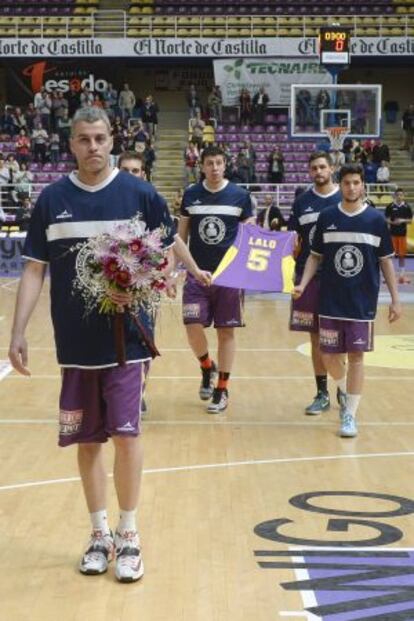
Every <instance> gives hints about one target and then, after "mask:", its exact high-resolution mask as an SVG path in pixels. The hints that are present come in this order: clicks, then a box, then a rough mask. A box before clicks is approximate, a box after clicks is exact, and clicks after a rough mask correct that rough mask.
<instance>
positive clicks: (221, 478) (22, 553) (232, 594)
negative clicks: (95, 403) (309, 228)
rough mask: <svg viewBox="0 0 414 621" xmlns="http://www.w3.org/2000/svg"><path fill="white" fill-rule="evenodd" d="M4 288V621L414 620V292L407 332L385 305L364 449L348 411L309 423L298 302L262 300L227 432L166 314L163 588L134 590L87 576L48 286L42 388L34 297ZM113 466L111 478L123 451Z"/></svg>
mask: <svg viewBox="0 0 414 621" xmlns="http://www.w3.org/2000/svg"><path fill="white" fill-rule="evenodd" d="M0 284H1V288H0V308H1V312H0V359H1V370H0V376H1V379H2V381H1V382H0V403H1V415H0V464H1V468H0V559H1V563H0V598H1V607H0V619H1V620H2V621H56V620H59V621H97V620H100V621H130V620H132V619H142V621H165V620H167V619H168V620H170V621H230V620H231V621H271V620H277V619H283V618H290V619H298V620H299V619H324V620H327V621H337V620H340V621H346V620H348V619H349V620H351V619H359V620H362V619H370V620H373V619H375V620H378V619H381V620H386V619H389V620H395V619H413V618H414V601H413V600H414V578H413V575H414V564H413V560H412V559H413V558H414V526H413V520H414V515H413V514H414V486H413V480H414V439H413V436H414V414H413V411H414V410H413V401H412V399H413V395H414V390H413V388H414V374H413V371H414V335H413V325H414V305H413V304H412V303H411V302H412V297H413V296H412V293H411V294H410V292H409V291H408V292H407V293H406V294H405V295H404V298H405V300H406V304H405V307H404V316H403V318H402V319H401V320H400V321H399V322H397V323H395V324H393V325H389V324H388V322H387V305H386V296H384V295H382V296H381V300H382V301H383V302H385V304H384V303H381V305H380V308H379V314H378V319H377V322H376V352H375V353H373V354H370V355H369V356H367V360H366V363H367V366H366V385H365V389H364V395H363V399H362V402H361V407H360V415H359V435H358V437H357V438H355V439H341V438H339V437H338V436H337V427H338V409H337V406H336V404H335V403H333V404H332V406H331V410H330V411H329V412H328V413H326V414H324V415H322V416H317V417H306V416H304V414H303V408H304V406H305V405H306V404H307V403H308V402H309V401H310V400H311V399H312V397H313V394H314V385H313V379H312V373H311V364H310V358H309V348H308V344H307V335H303V336H301V335H300V334H297V333H296V334H294V333H291V332H289V331H288V330H287V322H288V311H289V301H288V298H287V297H284V296H276V297H275V296H273V297H272V296H271V297H264V296H249V297H248V299H247V302H246V323H247V327H246V328H244V329H241V330H239V332H238V353H237V358H236V364H235V369H234V373H233V377H232V380H231V387H230V399H231V401H230V406H229V408H228V410H227V411H226V412H225V413H223V414H220V415H216V416H214V415H209V414H207V413H206V411H205V404H203V403H202V402H201V401H199V399H198V384H199V373H198V367H197V364H196V361H195V360H194V359H193V358H192V355H191V353H190V351H189V350H188V347H187V343H186V339H185V334H184V330H183V327H182V325H181V320H180V304H179V301H169V300H166V301H165V302H164V303H163V304H162V309H161V313H160V319H159V325H158V338H157V344H158V346H159V348H160V349H161V352H162V356H161V358H159V359H157V360H156V361H155V362H154V363H153V365H152V370H151V377H150V381H149V385H148V390H147V401H148V406H149V413H148V414H147V415H146V419H145V424H144V445H145V473H144V477H143V486H142V495H141V502H140V507H139V527H140V533H141V538H142V542H143V555H144V563H145V570H146V573H145V576H144V578H143V579H142V580H141V581H140V582H138V583H135V584H130V585H128V584H127V585H125V584H119V583H117V582H116V581H115V578H114V575H113V568H112V567H111V568H110V570H109V571H108V573H107V574H106V575H104V576H97V577H86V576H82V575H81V574H80V573H79V572H78V570H77V563H78V560H79V555H80V553H81V551H82V549H83V546H84V545H85V543H86V541H87V538H88V534H89V520H88V515H87V512H86V508H85V505H84V499H83V495H82V490H81V484H80V481H79V478H78V474H77V467H76V454H75V449H74V448H69V449H59V448H58V447H57V445H56V435H57V400H58V393H59V369H58V367H57V365H56V363H55V356H54V350H53V341H52V331H51V325H50V322H49V319H48V316H49V314H48V306H49V301H48V291H47V288H48V287H47V284H46V286H45V288H44V291H43V292H42V295H41V300H40V303H39V305H38V307H37V309H36V311H35V314H34V316H33V318H32V321H31V323H30V327H29V330H28V340H29V346H30V365H29V366H30V368H31V371H32V377H31V378H30V379H27V378H22V377H20V376H18V375H17V374H16V373H14V372H10V368H9V367H8V364H7V346H8V335H9V331H10V318H11V315H12V309H13V305H14V297H15V291H16V287H17V281H16V280H11V279H2V280H1V281H0ZM210 338H211V341H210V342H211V349H212V350H214V333H213V332H211V334H210ZM333 392H334V391H333V389H332V394H333ZM107 458H108V477H111V473H110V463H111V458H112V449H111V446H110V444H109V443H108V446H107ZM110 491H111V493H110V502H109V511H110V515H111V518H112V523H115V519H116V517H117V516H116V499H115V493H114V491H113V488H112V486H110Z"/></svg>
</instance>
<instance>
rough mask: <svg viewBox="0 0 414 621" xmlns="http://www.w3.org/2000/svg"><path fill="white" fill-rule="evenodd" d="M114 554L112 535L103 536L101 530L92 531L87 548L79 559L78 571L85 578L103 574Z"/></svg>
mask: <svg viewBox="0 0 414 621" xmlns="http://www.w3.org/2000/svg"><path fill="white" fill-rule="evenodd" d="M114 552H115V545H114V538H113V536H112V533H108V534H106V535H104V534H103V532H102V531H101V530H93V531H92V534H91V538H90V541H89V544H88V547H87V548H86V551H85V553H84V555H83V556H82V558H81V562H80V564H79V571H80V572H81V573H82V574H85V575H87V576H96V575H99V574H104V573H105V572H106V571H107V569H108V564H109V563H110V561H112V559H113V558H114Z"/></svg>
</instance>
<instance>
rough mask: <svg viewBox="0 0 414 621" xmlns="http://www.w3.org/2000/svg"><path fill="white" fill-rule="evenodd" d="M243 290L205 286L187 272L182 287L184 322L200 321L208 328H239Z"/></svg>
mask: <svg viewBox="0 0 414 621" xmlns="http://www.w3.org/2000/svg"><path fill="white" fill-rule="evenodd" d="M243 302H244V292H243V290H242V289H233V288H231V287H220V286H219V285H211V287H205V286H204V285H202V284H201V283H199V282H198V281H197V280H196V279H195V278H194V276H191V274H187V279H186V281H185V284H184V289H183V321H184V323H185V324H186V325H187V324H191V323H201V324H202V325H203V326H204V327H205V328H208V326H210V325H211V324H212V322H213V321H214V327H215V328H239V327H241V326H244V321H243Z"/></svg>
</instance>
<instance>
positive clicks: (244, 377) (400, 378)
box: [7, 369, 414, 382]
mask: <svg viewBox="0 0 414 621" xmlns="http://www.w3.org/2000/svg"><path fill="white" fill-rule="evenodd" d="M403 370H406V371H409V370H410V369H403ZM395 377H396V376H395V375H371V376H368V375H367V376H365V380H366V381H369V380H372V381H379V382H383V381H385V380H388V381H390V382H395ZM150 378H151V380H172V381H176V380H199V379H200V376H199V375H153V374H151V376H150ZM7 379H8V380H10V379H11V380H13V379H17V380H24V381H29V380H31V379H61V375H48V374H45V375H39V374H38V375H36V374H33V375H30V376H29V377H27V376H23V375H9V376H8V377H7ZM231 379H232V381H234V380H250V381H258V380H266V381H269V380H279V381H280V380H314V379H315V378H314V377H313V375H232V376H231ZM398 381H399V382H400V381H405V382H414V376H413V375H411V376H408V375H407V376H398Z"/></svg>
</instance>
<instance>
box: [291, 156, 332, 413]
mask: <svg viewBox="0 0 414 621" xmlns="http://www.w3.org/2000/svg"><path fill="white" fill-rule="evenodd" d="M333 174H334V167H333V163H332V160H331V157H330V155H329V153H326V152H324V151H316V152H314V153H312V154H311V155H310V157H309V175H310V177H311V179H312V181H313V185H312V187H310V188H309V189H308V190H306V191H305V192H303V193H302V194H301V195H300V196H298V197H297V198H296V199H295V202H294V203H293V207H292V211H291V214H290V218H289V223H288V229H289V230H291V231H296V232H297V233H298V239H299V247H298V251H297V256H296V268H295V284H298V283H299V282H300V281H301V278H302V274H303V270H304V267H305V263H306V259H307V258H308V256H309V253H310V246H311V242H312V237H313V234H314V232H315V226H316V222H317V220H318V217H319V214H320V212H321V211H323V210H324V209H326V208H327V207H331V206H333V205H337V204H338V203H339V201H340V200H341V195H340V192H339V188H338V186H337V185H336V184H335V183H334V181H333ZM319 286H320V283H319V274H315V276H314V278H313V279H312V282H310V283H309V285H308V287H307V288H306V292H305V293H304V295H302V296H301V297H300V298H298V299H293V300H292V305H291V314H290V326H289V327H290V329H291V330H294V331H302V332H309V335H310V342H311V354H312V365H313V371H314V375H315V382H316V395H315V398H314V400H313V401H312V403H311V404H309V405H308V406H307V407H306V408H305V414H309V415H315V414H321V413H322V412H325V411H326V410H329V408H330V399H329V392H328V381H327V371H326V367H325V364H324V362H323V360H322V356H321V352H320V350H319V319H318V310H319ZM339 397H341V395H340V394H339V393H338V398H339Z"/></svg>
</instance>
